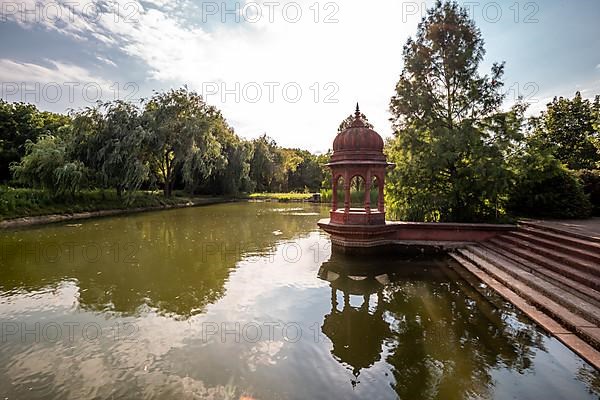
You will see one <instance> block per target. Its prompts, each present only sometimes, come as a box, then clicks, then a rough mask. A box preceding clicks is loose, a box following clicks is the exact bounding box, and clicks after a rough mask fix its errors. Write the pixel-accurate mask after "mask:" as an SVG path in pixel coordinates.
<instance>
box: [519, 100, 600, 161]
mask: <svg viewBox="0 0 600 400" xmlns="http://www.w3.org/2000/svg"><path fill="white" fill-rule="evenodd" d="M599 109H600V96H597V97H596V99H595V101H594V102H592V101H590V100H587V99H583V98H582V97H581V93H580V92H577V93H576V94H575V97H574V98H573V99H565V98H563V97H559V98H556V97H555V98H554V100H552V102H551V103H549V104H548V108H547V110H546V111H544V112H543V113H542V115H541V116H540V117H536V118H532V120H531V123H532V125H533V127H534V134H535V135H536V136H537V138H538V139H539V143H540V144H541V145H542V146H543V147H544V148H548V149H551V152H552V154H553V155H554V156H555V157H556V158H557V159H558V160H560V161H561V162H563V163H564V164H565V165H566V166H567V167H568V168H570V169H574V170H579V169H593V168H596V167H597V165H598V163H599V162H600V148H598V147H597V144H598V141H599V140H600V130H599V128H600V127H598V126H595V125H597V123H598V113H599V111H598V110H599Z"/></svg>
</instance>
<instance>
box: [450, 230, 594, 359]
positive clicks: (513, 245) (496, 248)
mask: <svg viewBox="0 0 600 400" xmlns="http://www.w3.org/2000/svg"><path fill="white" fill-rule="evenodd" d="M450 256H451V257H452V258H453V259H454V260H455V261H457V262H458V263H459V264H460V265H461V266H462V267H463V268H457V272H459V273H460V274H463V276H464V274H465V273H470V274H473V275H475V276H476V277H477V278H479V280H481V281H482V282H483V283H485V284H486V285H487V286H489V287H491V288H492V289H494V290H495V291H496V292H497V293H499V294H500V295H501V296H503V297H504V298H506V299H507V300H509V301H510V302H511V303H513V304H514V305H515V306H517V307H518V308H519V309H521V311H523V312H524V313H525V314H527V315H528V316H529V317H530V318H532V319H533V320H534V321H536V322H537V323H538V324H539V325H541V326H542V327H543V328H544V329H546V330H547V331H548V332H550V333H552V334H554V335H555V336H556V337H557V338H558V339H559V340H561V341H562V342H563V343H564V344H565V345H567V346H568V347H570V348H571V349H572V350H573V351H575V352H576V353H578V354H579V355H580V356H581V357H582V358H584V359H586V360H587V361H588V362H589V363H590V364H592V365H594V366H595V367H596V368H597V369H600V239H599V238H597V237H593V236H586V235H584V234H581V233H575V232H572V231H567V230H565V229H560V228H558V227H554V226H548V225H546V224H541V223H538V222H533V221H524V222H521V223H520V224H519V229H518V230H517V231H514V232H510V233H506V234H503V235H501V236H497V237H495V238H493V239H490V240H488V241H485V242H482V243H479V244H473V245H469V246H466V247H464V248H461V249H457V250H455V251H454V252H453V253H451V254H450ZM467 271H468V272H467Z"/></svg>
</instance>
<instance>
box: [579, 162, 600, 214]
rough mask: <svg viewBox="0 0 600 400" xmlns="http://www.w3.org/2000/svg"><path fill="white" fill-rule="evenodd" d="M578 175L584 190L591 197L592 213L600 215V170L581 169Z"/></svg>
mask: <svg viewBox="0 0 600 400" xmlns="http://www.w3.org/2000/svg"><path fill="white" fill-rule="evenodd" d="M577 176H578V177H579V180H580V181H581V183H582V185H583V191H584V193H586V194H587V195H588V196H589V197H590V201H591V203H592V213H593V215H594V216H597V217H600V170H598V169H594V170H579V171H577Z"/></svg>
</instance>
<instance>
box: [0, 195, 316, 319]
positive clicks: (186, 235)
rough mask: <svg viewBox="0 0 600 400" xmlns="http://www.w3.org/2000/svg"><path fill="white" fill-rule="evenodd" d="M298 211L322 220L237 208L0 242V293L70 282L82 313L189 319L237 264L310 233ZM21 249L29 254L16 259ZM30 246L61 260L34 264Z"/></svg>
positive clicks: (138, 218)
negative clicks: (143, 311) (145, 312)
mask: <svg viewBox="0 0 600 400" xmlns="http://www.w3.org/2000/svg"><path fill="white" fill-rule="evenodd" d="M298 209H301V210H298ZM304 209H305V211H309V212H313V213H314V212H320V208H318V207H313V206H308V205H280V204H268V203H257V204H245V203H237V204H225V205H219V206H210V207H201V208H196V209H181V210H175V211H168V212H158V213H148V214H139V215H130V216H126V217H120V218H108V219H99V220H90V221H85V222H83V225H82V226H80V227H65V226H48V227H44V228H41V229H32V230H25V231H20V232H11V233H10V234H6V235H5V236H4V237H3V238H2V241H3V245H4V247H3V248H2V250H3V254H2V260H1V261H2V268H1V269H0V290H3V291H13V290H27V291H35V290H39V289H41V288H44V287H46V288H47V287H51V286H55V285H58V284H59V283H60V282H62V281H64V280H75V281H76V282H77V285H78V287H79V290H80V293H79V296H80V297H79V304H80V306H81V307H83V308H86V309H90V310H95V311H111V312H118V313H125V314H130V315H135V314H136V313H138V312H139V311H140V306H144V305H148V306H150V307H155V308H156V309H157V310H158V311H159V312H160V313H164V314H169V315H173V316H175V317H178V318H187V317H189V316H191V315H193V314H196V313H200V312H202V311H203V309H204V308H205V307H206V306H207V305H208V304H211V303H214V302H215V301H217V300H218V299H220V298H221V297H222V296H223V295H224V294H225V284H226V282H227V279H228V278H229V275H230V273H231V271H232V270H233V269H235V268H236V267H237V265H238V264H239V262H240V260H243V259H245V258H246V257H248V256H259V257H264V256H269V255H271V254H272V252H273V251H275V249H276V248H277V244H278V243H279V242H281V241H286V240H291V239H293V238H295V237H298V235H303V234H305V233H306V232H309V231H312V230H315V229H316V227H315V221H316V220H317V219H318V218H319V216H317V215H301V214H302V212H301V211H303V210H304ZM323 210H324V211H325V209H323ZM295 214H300V215H295ZM275 231H281V233H282V234H281V235H274V234H273V232H275ZM4 239H6V240H4ZM68 243H71V244H75V246H74V250H75V254H74V255H73V258H72V259H70V255H68V254H66V252H65V251H64V249H66V248H67V247H68V246H67V244H68ZM24 244H26V245H27V246H29V248H28V249H27V251H21V252H20V250H22V249H23V245H24ZM34 244H36V245H39V247H40V248H42V249H43V248H48V247H49V246H58V247H59V248H62V249H63V252H62V253H61V255H62V259H61V260H60V261H59V262H54V263H52V262H49V260H48V259H47V258H44V257H41V258H40V257H39V254H40V250H32V249H33V246H34ZM86 245H87V246H88V247H89V248H90V251H89V253H90V254H91V255H92V256H93V255H94V253H95V249H98V248H100V249H102V250H103V254H102V255H101V256H99V257H98V258H97V259H96V260H90V258H89V257H88V258H86V257H84V255H83V249H84V247H85V246H86Z"/></svg>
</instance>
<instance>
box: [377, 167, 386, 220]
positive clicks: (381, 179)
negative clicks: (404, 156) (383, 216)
mask: <svg viewBox="0 0 600 400" xmlns="http://www.w3.org/2000/svg"><path fill="white" fill-rule="evenodd" d="M384 174H385V171H384V173H383V174H382V175H380V176H378V177H377V185H379V187H378V188H379V204H378V207H377V208H378V209H379V211H381V212H385V205H384V201H383V184H384V176H385V175H384Z"/></svg>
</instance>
